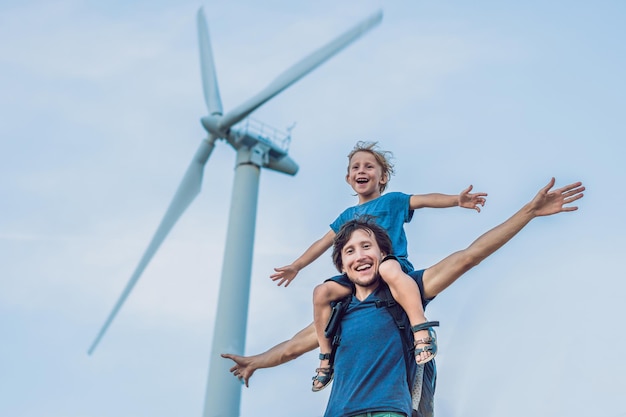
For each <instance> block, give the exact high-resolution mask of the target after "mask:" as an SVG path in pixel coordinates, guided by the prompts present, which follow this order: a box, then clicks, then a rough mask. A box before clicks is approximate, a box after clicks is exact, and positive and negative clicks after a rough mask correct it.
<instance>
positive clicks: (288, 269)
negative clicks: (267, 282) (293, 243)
mask: <svg viewBox="0 0 626 417" xmlns="http://www.w3.org/2000/svg"><path fill="white" fill-rule="evenodd" d="M274 271H276V273H274V274H272V275H270V279H271V280H272V281H278V283H277V285H278V286H279V287H280V286H281V285H283V283H284V284H285V287H288V286H289V284H290V283H291V281H293V279H294V278H295V277H296V275H298V269H297V268H296V267H295V266H293V265H287V266H281V267H280V268H274Z"/></svg>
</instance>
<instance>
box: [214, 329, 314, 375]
mask: <svg viewBox="0 0 626 417" xmlns="http://www.w3.org/2000/svg"><path fill="white" fill-rule="evenodd" d="M317 347H318V343H317V334H316V333H315V327H314V326H313V323H311V324H309V325H308V326H307V327H305V328H304V329H302V330H300V331H299V332H298V333H296V334H295V335H294V336H293V337H292V338H291V339H289V340H286V341H284V342H282V343H279V344H277V345H276V346H273V347H271V348H270V349H268V350H266V351H265V352H263V353H259V354H258V355H254V356H239V355H233V354H232V353H222V357H223V358H226V359H230V360H232V361H233V362H235V365H234V366H233V367H232V368H230V372H231V373H232V374H233V375H234V376H236V377H237V378H239V379H240V380H242V381H243V382H244V383H245V384H246V387H247V386H248V380H249V379H250V377H251V376H252V374H253V373H254V371H256V370H257V369H260V368H271V367H274V366H278V365H282V364H283V363H286V362H289V361H291V360H293V359H295V358H297V357H298V356H300V355H302V354H304V353H306V352H310V351H312V350H313V349H315V348H317Z"/></svg>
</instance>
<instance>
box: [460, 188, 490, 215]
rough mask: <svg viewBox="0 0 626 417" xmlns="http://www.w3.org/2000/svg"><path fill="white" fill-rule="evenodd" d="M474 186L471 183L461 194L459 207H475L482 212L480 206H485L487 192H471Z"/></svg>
mask: <svg viewBox="0 0 626 417" xmlns="http://www.w3.org/2000/svg"><path fill="white" fill-rule="evenodd" d="M472 188H473V186H472V185H470V186H469V187H467V188H466V189H465V190H463V191H461V194H459V207H463V208H468V209H474V210H476V211H477V212H479V213H480V207H479V206H483V207H485V202H486V201H487V199H486V198H485V197H487V193H473V194H471V193H470V191H472Z"/></svg>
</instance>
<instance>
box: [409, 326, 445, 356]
mask: <svg viewBox="0 0 626 417" xmlns="http://www.w3.org/2000/svg"><path fill="white" fill-rule="evenodd" d="M435 326H439V322H438V321H427V322H425V323H422V324H418V325H415V326H412V327H411V331H412V332H413V333H415V332H419V331H420V330H428V337H424V338H422V339H418V340H416V341H415V342H414V343H413V347H414V348H415V352H414V353H415V356H418V355H419V354H420V353H422V352H430V353H431V355H430V356H429V357H427V358H426V359H424V360H422V361H415V362H416V363H417V364H418V365H423V364H425V363H427V362H430V361H432V360H433V359H435V355H437V333H435V330H433V327H435ZM417 345H426V346H424V347H421V348H418V347H417Z"/></svg>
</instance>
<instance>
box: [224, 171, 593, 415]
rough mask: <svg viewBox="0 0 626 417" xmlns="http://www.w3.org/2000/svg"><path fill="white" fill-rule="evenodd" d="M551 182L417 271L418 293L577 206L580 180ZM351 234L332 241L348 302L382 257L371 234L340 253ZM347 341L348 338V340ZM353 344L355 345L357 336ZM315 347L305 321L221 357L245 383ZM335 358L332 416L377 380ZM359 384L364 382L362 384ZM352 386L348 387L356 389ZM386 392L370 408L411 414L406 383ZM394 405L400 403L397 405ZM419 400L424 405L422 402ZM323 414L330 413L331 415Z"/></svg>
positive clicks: (368, 284)
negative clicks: (258, 349) (348, 288)
mask: <svg viewBox="0 0 626 417" xmlns="http://www.w3.org/2000/svg"><path fill="white" fill-rule="evenodd" d="M554 183H555V180H554V178H552V179H551V180H550V182H549V183H548V184H547V185H546V186H545V187H543V188H542V189H541V190H540V191H539V192H538V193H537V195H536V196H535V197H534V198H533V199H532V201H530V202H529V203H527V204H526V205H524V206H523V207H522V208H521V209H520V210H519V211H518V212H517V213H515V214H514V215H513V216H511V217H510V218H509V219H508V220H506V221H505V222H504V223H502V224H500V225H499V226H496V227H495V228H493V229H491V230H490V231H488V232H487V233H485V234H483V235H482V236H480V237H479V238H478V239H476V240H475V241H474V242H473V243H472V244H471V245H470V246H468V247H467V248H466V249H464V250H461V251H459V252H455V253H453V254H452V255H450V256H448V257H446V258H445V259H444V260H442V261H440V262H439V263H437V264H436V265H434V266H431V267H429V268H427V269H425V270H422V271H416V275H415V277H416V278H417V281H418V283H419V281H420V279H419V275H420V274H421V284H422V288H423V291H422V294H423V297H424V298H425V299H426V300H431V299H432V298H434V297H435V296H437V295H438V294H439V293H441V292H442V291H443V290H445V289H446V288H447V287H448V286H450V284H452V283H453V282H454V281H456V280H457V279H458V278H459V277H460V276H461V275H463V274H464V273H465V272H467V271H468V270H470V269H471V268H473V267H474V266H476V265H478V264H479V263H480V262H481V261H483V260H484V259H485V258H487V257H488V256H489V255H491V254H492V253H494V252H495V251H496V250H498V249H499V248H500V247H502V246H503V245H504V244H505V243H507V242H508V241H509V240H511V239H512V238H513V236H515V235H516V234H517V233H518V232H519V231H520V230H522V229H523V228H524V227H525V226H526V225H527V224H528V223H529V222H530V221H531V220H532V219H534V218H535V217H541V216H549V215H553V214H557V213H561V212H570V211H575V210H577V209H578V207H571V206H568V207H566V205H567V204H570V203H572V202H574V201H576V200H578V199H580V198H582V197H583V194H582V192H583V191H584V190H585V188H584V187H583V186H582V184H581V183H580V182H577V183H573V184H570V185H567V186H565V187H562V188H559V189H556V190H552V191H551V188H552V187H553V186H554ZM355 234H356V232H353V234H352V235H355ZM352 235H351V236H350V239H349V240H347V241H345V242H339V241H337V242H336V246H335V248H334V251H339V252H338V253H339V254H340V255H341V256H340V257H339V258H338V259H339V260H340V261H341V268H342V270H343V272H345V273H346V274H347V275H348V277H349V278H350V280H351V281H352V282H353V283H354V284H355V288H356V289H355V293H354V295H355V297H354V298H353V301H354V300H355V298H356V301H355V303H358V302H362V301H364V300H366V299H367V297H369V296H370V295H372V294H373V293H374V291H375V290H376V289H377V288H378V280H377V273H376V272H377V267H378V265H379V264H380V261H381V260H382V259H383V257H384V255H385V253H384V252H383V251H382V250H381V248H380V247H379V243H378V241H377V240H376V239H370V240H371V242H369V243H368V245H369V250H368V251H367V254H366V255H363V257H362V259H361V260H359V259H360V258H359V257H355V256H354V255H352V254H351V253H345V257H344V251H346V248H349V249H350V250H354V251H357V246H355V241H354V240H353V239H352V238H353V237H354V236H352ZM364 235H368V234H367V233H358V234H357V235H356V237H360V238H361V240H362V241H363V242H365V240H367V239H365V237H364ZM364 239H365V240H364ZM372 248H373V249H372ZM362 253H365V251H362ZM365 261H366V262H365ZM336 265H337V263H336ZM363 297H364V298H363ZM382 313H384V314H386V313H385V312H384V311H382ZM353 314H356V316H353V317H357V318H358V317H359V314H360V313H358V312H354V313H353ZM346 320H347V319H346ZM344 323H345V321H344ZM391 327H392V330H394V331H395V332H396V333H398V332H397V330H396V329H395V324H393V323H392V326H391ZM357 331H358V330H357V329H356V327H354V333H352V336H356V332H357ZM370 333H374V334H376V332H374V331H371V332H370ZM352 336H350V335H348V334H345V333H344V334H342V344H344V340H345V338H346V337H348V340H350V338H351V337H352ZM349 343H353V342H352V341H351V342H349ZM354 343H357V344H358V341H356V342H354ZM316 347H317V337H316V333H315V329H314V328H313V326H312V325H309V326H308V327H307V328H305V329H304V330H302V331H300V332H299V333H297V334H296V335H295V336H294V337H293V338H292V339H290V340H288V341H285V342H283V343H280V344H278V345H276V346H274V347H273V348H271V349H270V350H268V351H266V352H264V353H262V354H260V355H255V356H250V357H243V356H237V355H232V354H223V355H222V356H223V357H225V358H229V359H232V360H233V361H235V363H236V365H235V366H233V367H232V368H231V372H232V373H233V375H235V376H236V377H238V378H240V379H241V380H242V381H243V382H245V384H246V386H248V380H249V378H250V377H251V376H252V374H253V373H254V371H255V370H256V369H259V368H267V367H272V366H276V365H280V364H282V363H285V362H287V361H290V360H292V359H295V358H296V357H298V356H300V355H302V354H303V353H305V352H308V351H310V350H313V349H315V348H316ZM361 350H362V351H364V352H365V353H363V358H364V357H367V358H369V360H372V359H371V358H370V357H369V355H368V353H367V352H366V351H367V350H368V349H361ZM379 353H380V352H379ZM351 354H358V355H359V359H358V360H362V359H361V353H360V351H359V350H358V349H356V348H355V349H352V350H351ZM344 358H345V356H344ZM355 359H356V358H351V361H355ZM395 359H397V357H395ZM373 360H374V361H376V362H377V363H381V364H382V365H383V366H386V365H388V362H384V361H388V360H390V357H389V355H387V354H385V355H382V354H379V355H378V356H377V357H375V358H374V359H373ZM340 361H341V352H340V351H339V350H338V351H337V359H336V367H335V382H334V385H335V387H333V391H332V392H331V398H330V399H329V407H328V410H327V411H330V412H336V410H337V409H338V408H337V407H343V409H342V410H341V411H338V412H340V413H343V414H337V415H347V416H354V415H358V414H359V412H361V411H360V409H358V407H360V405H358V404H356V405H355V404H350V401H349V398H347V401H346V400H344V401H343V402H341V401H340V400H339V399H338V398H339V397H340V395H341V394H342V393H343V394H344V395H345V390H347V389H353V390H355V389H356V390H358V388H355V387H363V389H365V390H370V389H372V385H371V384H370V383H374V384H375V383H376V381H371V380H370V379H371V378H370V379H368V378H367V377H366V376H362V378H361V379H360V381H361V382H359V381H357V380H354V381H348V379H349V378H351V377H352V375H350V374H349V373H346V374H345V376H344V374H343V372H347V371H345V370H344V368H342V366H341V365H340V363H339V362H340ZM380 361H383V362H380ZM398 372H400V371H398ZM405 372H406V371H405V370H402V372H400V373H405ZM426 374H427V373H426V372H425V376H424V386H423V388H422V395H421V401H420V410H421V411H419V414H418V415H421V416H423V417H426V416H429V415H432V400H433V398H432V395H433V393H434V375H433V374H431V375H429V376H428V377H427V375H426ZM405 376H406V375H403V378H404V377H405ZM363 383H364V385H361V384H363ZM349 384H356V386H350V387H348V385H349ZM378 388H380V387H377V389H378ZM356 390H355V391H353V392H357V391H356ZM385 392H386V393H387V394H389V395H391V396H392V397H393V398H392V400H391V402H388V403H385V404H382V405H381V406H382V407H391V409H389V410H387V409H384V410H383V409H377V410H374V411H395V408H396V407H397V408H402V410H403V411H401V412H402V413H404V414H407V415H410V411H408V412H407V410H406V404H407V401H409V403H410V398H409V399H408V400H407V396H409V393H408V390H406V388H405V389H403V390H394V388H392V387H389V388H385ZM387 394H385V395H387ZM398 394H399V395H400V397H396V395H398ZM377 398H380V397H377ZM336 401H340V402H336ZM392 403H393V404H392ZM398 404H403V405H401V406H399V405H398ZM423 405H424V407H422V406H423ZM352 407H355V408H352ZM376 407H378V406H376ZM327 415H329V416H330V415H333V414H327Z"/></svg>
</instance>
